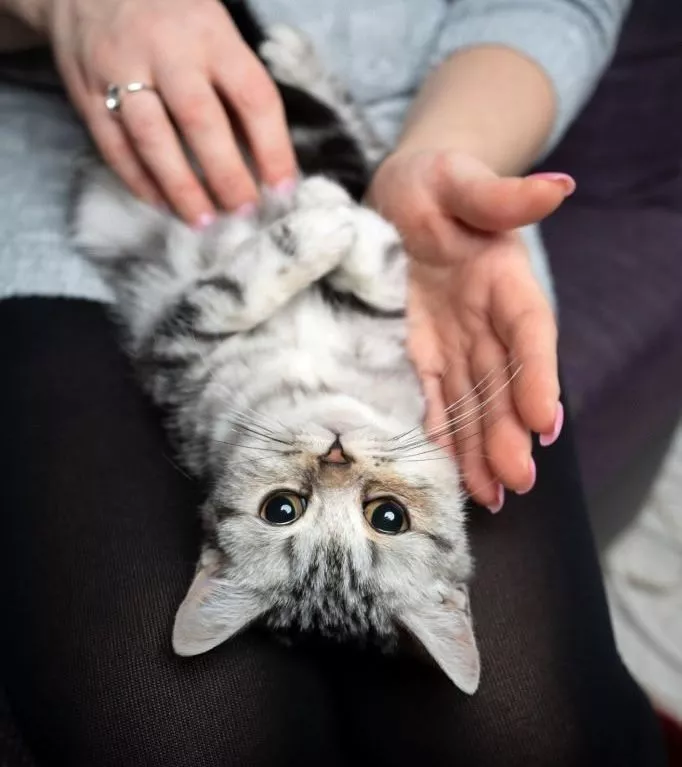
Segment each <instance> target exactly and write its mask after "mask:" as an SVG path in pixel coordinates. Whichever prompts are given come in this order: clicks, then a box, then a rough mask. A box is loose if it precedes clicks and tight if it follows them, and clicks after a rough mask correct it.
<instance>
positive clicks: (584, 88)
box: [430, 0, 630, 152]
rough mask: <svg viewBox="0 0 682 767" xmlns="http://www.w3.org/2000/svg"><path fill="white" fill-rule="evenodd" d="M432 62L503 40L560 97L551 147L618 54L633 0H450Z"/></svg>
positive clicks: (549, 148) (500, 42) (435, 64)
mask: <svg viewBox="0 0 682 767" xmlns="http://www.w3.org/2000/svg"><path fill="white" fill-rule="evenodd" d="M448 5H449V8H448V16H447V22H446V24H445V26H444V28H443V29H442V31H441V32H440V34H439V36H438V38H437V42H436V46H435V48H434V50H433V52H432V56H431V61H430V64H431V65H432V66H437V65H438V64H440V63H441V62H442V61H443V60H444V59H446V58H447V57H448V56H450V55H451V54H453V53H455V52H456V51H459V50H464V49H466V48H471V47H474V46H477V45H486V44H497V45H504V46H507V47H509V48H513V49H514V50H517V51H518V52H519V53H522V54H524V55H525V56H527V57H528V58H530V59H532V60H533V61H535V62H536V63H537V64H538V65H539V66H540V67H541V68H542V69H543V70H544V71H545V73H546V74H547V76H548V77H549V80H550V82H551V83H552V86H553V88H554V92H555V96H556V108H557V111H556V118H555V123H554V128H553V130H552V133H551V136H550V138H549V140H548V142H547V146H546V147H545V151H546V152H548V151H550V150H551V149H552V148H553V147H554V146H555V145H556V144H557V142H558V141H559V139H560V138H561V137H562V136H563V134H564V133H565V131H566V129H567V128H568V126H569V125H570V124H571V122H572V121H573V120H574V119H575V117H576V115H577V114H578V112H579V111H580V109H581V108H582V106H583V105H584V104H585V102H586V101H587V99H588V98H589V97H590V95H591V94H592V92H593V90H594V88H595V87H596V85H597V82H598V81H599V78H600V76H601V74H602V73H603V71H604V70H605V69H606V67H607V65H608V63H609V61H610V60H611V57H612V56H613V53H614V50H615V47H616V43H617V40H618V34H619V32H620V28H621V25H622V23H623V20H624V18H625V15H626V13H627V10H628V8H629V6H630V0H450V2H449V4H448Z"/></svg>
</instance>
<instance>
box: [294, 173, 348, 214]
mask: <svg viewBox="0 0 682 767" xmlns="http://www.w3.org/2000/svg"><path fill="white" fill-rule="evenodd" d="M294 200H295V206H296V207H297V208H300V209H303V208H318V207H334V206H341V207H348V206H350V205H351V203H352V200H351V198H350V195H349V194H348V192H347V191H346V190H345V189H344V188H343V187H342V186H340V185H339V184H337V183H336V182H335V181H331V180H330V179H328V178H325V177H324V176H309V177H308V178H306V179H304V180H303V181H302V182H301V183H300V184H299V186H298V187H297V189H296V192H295V195H294Z"/></svg>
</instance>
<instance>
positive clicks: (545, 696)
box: [335, 422, 665, 767]
mask: <svg viewBox="0 0 682 767" xmlns="http://www.w3.org/2000/svg"><path fill="white" fill-rule="evenodd" d="M535 460H536V463H537V468H538V480H537V484H536V487H535V489H534V490H533V491H532V492H531V493H530V494H528V495H526V496H523V497H519V496H513V495H512V496H511V497H508V499H507V502H506V504H505V506H504V508H503V509H502V511H501V512H500V513H499V514H498V515H496V516H493V515H491V514H490V513H489V512H488V511H487V510H484V509H480V508H473V509H472V510H471V521H470V531H471V535H472V548H473V553H474V556H475V558H476V560H477V566H476V573H475V578H474V582H473V585H472V590H471V604H472V612H473V617H474V625H475V628H476V634H477V637H478V642H479V649H480V652H481V658H482V677H481V685H480V688H479V690H478V692H477V693H476V694H475V696H474V697H473V698H467V697H466V696H464V695H463V694H461V693H459V692H458V691H457V690H456V689H455V688H454V687H453V686H452V685H451V684H450V683H449V682H448V680H447V679H446V678H445V677H444V675H443V674H442V673H440V672H439V671H438V670H437V669H435V668H430V667H427V666H425V665H421V666H419V665H417V664H415V663H414V662H410V661H408V660H407V659H401V658H382V657H380V656H378V655H374V656H372V655H368V654H367V653H362V654H360V653H352V652H343V653H341V654H340V655H341V657H340V659H339V661H338V663H337V664H336V668H337V669H338V671H339V673H338V676H337V684H338V687H337V695H336V696H335V699H336V700H337V701H339V704H338V705H339V707H340V716H339V719H341V720H342V721H344V722H345V723H346V732H347V733H348V735H349V738H350V740H349V742H350V744H351V748H352V747H353V745H354V744H355V745H358V746H362V747H363V749H364V750H365V753H368V755H369V757H370V759H371V760H372V761H373V763H375V764H386V765H395V766H398V765H415V764H417V763H420V764H421V763H423V764H429V765H440V764H443V765H452V764H460V765H466V767H479V766H480V767H484V766H485V767H488V765H505V767H516V766H517V765H518V767H530V766H531V765H533V766H534V765H548V766H549V765H551V766H552V767H567V766H568V765H576V766H577V765H580V767H588V766H589V765H619V767H628V766H633V767H634V765H637V766H638V767H657V766H658V765H660V766H661V767H662V765H664V764H665V759H664V756H663V752H662V743H661V738H660V733H659V731H658V725H657V722H656V719H655V717H654V715H653V712H652V709H651V707H650V705H649V702H648V700H647V699H646V697H645V696H644V695H643V693H642V691H641V690H640V689H639V687H638V686H637V685H636V684H635V683H634V681H633V680H632V678H631V677H630V675H629V674H628V672H627V670H626V669H625V667H624V666H623V664H622V662H621V660H620V658H619V656H618V653H617V651H616V647H615V644H614V639H613V635H612V631H611V624H610V619H609V615H608V609H607V604H606V599H605V594H604V589H603V586H602V578H601V572H600V568H599V564H598V560H597V555H596V551H595V548H594V544H593V540H592V534H591V530H590V526H589V522H588V519H587V515H586V512H585V504H584V499H583V496H582V491H581V485H580V481H579V476H578V469H577V465H576V459H575V454H574V451H573V440H572V435H571V429H570V422H568V423H567V424H566V426H565V428H564V430H563V434H562V436H561V437H560V439H559V441H558V442H557V443H556V444H555V445H553V446H552V447H549V448H539V447H538V448H537V449H536V450H535ZM360 691H361V700H362V705H361V706H358V705H357V703H358V693H360Z"/></svg>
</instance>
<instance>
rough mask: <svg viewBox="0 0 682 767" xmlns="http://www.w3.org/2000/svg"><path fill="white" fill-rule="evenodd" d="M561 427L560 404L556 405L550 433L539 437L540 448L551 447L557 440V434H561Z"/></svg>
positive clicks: (561, 407) (562, 413)
mask: <svg viewBox="0 0 682 767" xmlns="http://www.w3.org/2000/svg"><path fill="white" fill-rule="evenodd" d="M563 425H564V406H563V405H562V404H561V402H560V403H559V404H558V405H557V409H556V416H555V417H554V426H553V428H552V431H551V432H550V433H548V434H541V435H540V444H541V445H542V447H549V446H550V445H553V444H554V443H555V442H556V441H557V440H558V439H559V434H561V428H562V426H563Z"/></svg>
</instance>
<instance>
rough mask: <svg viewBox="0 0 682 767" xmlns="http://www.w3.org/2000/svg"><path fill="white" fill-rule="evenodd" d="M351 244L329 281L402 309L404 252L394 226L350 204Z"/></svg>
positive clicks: (387, 307) (372, 302)
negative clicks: (352, 237) (351, 220)
mask: <svg viewBox="0 0 682 767" xmlns="http://www.w3.org/2000/svg"><path fill="white" fill-rule="evenodd" d="M353 212H354V216H353V229H354V232H355V240H354V242H353V247H352V248H350V250H349V251H348V252H347V253H346V255H345V256H344V258H343V260H342V262H341V263H340V264H339V267H338V269H336V270H335V271H334V273H333V274H331V275H330V276H329V282H330V284H331V285H332V286H333V287H334V288H336V289H337V290H340V291H342V292H346V293H352V294H353V295H355V296H357V297H358V298H360V299H362V300H363V301H365V302H366V303H368V304H370V305H372V306H374V307H376V308H378V309H382V310H386V311H391V312H393V311H402V310H403V309H404V308H405V303H406V290H407V254H406V253H405V250H404V248H403V245H402V242H401V239H400V235H399V234H398V232H397V230H396V229H395V227H394V226H393V225H392V224H390V223H389V222H388V221H386V220H385V219H383V218H382V217H381V216H379V215H378V214H377V213H375V212H374V211H373V210H369V209H368V208H364V207H361V206H356V207H355V208H353Z"/></svg>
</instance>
